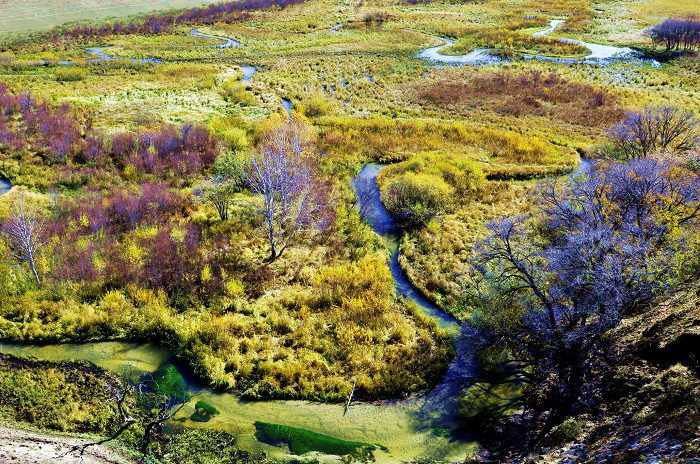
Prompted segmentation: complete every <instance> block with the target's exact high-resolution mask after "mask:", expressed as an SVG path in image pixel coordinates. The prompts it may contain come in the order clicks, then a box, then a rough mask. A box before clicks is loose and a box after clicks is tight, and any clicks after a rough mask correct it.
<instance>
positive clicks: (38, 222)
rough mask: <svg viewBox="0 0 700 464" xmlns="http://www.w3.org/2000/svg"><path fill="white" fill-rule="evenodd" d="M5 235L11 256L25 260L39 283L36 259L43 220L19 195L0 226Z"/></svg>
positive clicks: (39, 246) (38, 253)
mask: <svg viewBox="0 0 700 464" xmlns="http://www.w3.org/2000/svg"><path fill="white" fill-rule="evenodd" d="M2 230H3V232H5V234H6V235H7V238H8V241H9V244H10V250H11V253H12V256H13V257H14V258H15V259H17V260H18V261H21V262H25V263H27V264H28V265H29V268H30V269H31V270H32V273H33V274H34V278H35V279H36V283H37V285H41V279H39V273H38V272H37V270H36V261H37V259H38V258H39V255H40V253H41V249H42V248H43V247H44V244H45V240H44V238H45V237H44V221H43V220H42V219H41V217H40V216H39V214H38V212H37V209H36V208H35V207H33V206H30V205H28V204H27V203H26V202H25V199H24V197H23V196H20V197H19V198H18V199H17V200H16V201H15V202H14V204H13V205H12V212H11V214H10V218H9V219H8V220H7V221H6V222H5V223H4V224H3V226H2Z"/></svg>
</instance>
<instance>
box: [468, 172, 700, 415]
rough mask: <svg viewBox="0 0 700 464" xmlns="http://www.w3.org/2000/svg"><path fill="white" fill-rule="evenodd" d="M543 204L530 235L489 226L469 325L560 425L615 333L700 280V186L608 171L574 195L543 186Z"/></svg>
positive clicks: (681, 178) (671, 177)
mask: <svg viewBox="0 0 700 464" xmlns="http://www.w3.org/2000/svg"><path fill="white" fill-rule="evenodd" d="M542 201H543V211H542V215H541V216H540V217H539V218H537V219H536V220H535V223H534V224H533V227H532V228H530V229H529V230H528V229H526V228H525V226H524V223H523V222H522V221H513V220H506V219H502V220H499V221H496V222H494V223H492V224H491V225H490V226H489V228H490V230H491V231H492V235H491V236H490V237H489V238H487V239H486V240H484V241H483V242H482V243H481V244H480V245H479V247H478V251H479V258H478V259H477V261H476V267H475V276H476V277H475V279H474V280H475V282H478V283H479V287H478V289H479V291H478V292H476V293H474V294H472V298H473V303H474V305H475V308H476V310H475V311H474V313H473V315H472V319H471V322H472V324H473V326H474V327H476V328H477V331H478V332H479V333H480V334H481V335H482V336H483V337H484V338H483V340H484V341H485V345H484V346H485V347H486V346H489V347H490V349H493V347H494V346H499V345H500V346H501V347H503V348H504V349H506V350H507V351H508V353H509V356H510V358H511V360H512V363H513V364H514V365H516V366H520V367H521V368H523V375H526V376H528V377H530V378H531V379H533V380H534V381H535V382H536V384H537V385H538V387H539V388H540V389H541V390H540V393H539V399H538V403H539V404H538V407H539V408H542V409H543V410H551V417H550V420H551V421H552V420H553V421H556V418H557V416H558V415H560V414H564V413H566V412H568V411H570V410H571V409H570V408H572V407H573V405H575V404H576V403H577V401H578V399H579V395H580V394H581V387H582V385H583V383H584V382H585V379H586V378H587V376H588V375H590V374H591V370H590V369H591V366H592V365H593V364H594V360H595V359H596V358H605V357H606V356H607V354H608V348H609V343H610V340H609V339H607V338H606V337H605V334H606V332H607V331H608V330H610V329H611V328H613V327H615V326H616V325H617V324H618V323H619V322H620V320H621V318H622V317H623V316H626V315H629V314H630V313H631V312H632V311H634V310H636V309H639V308H640V307H642V306H643V305H645V304H647V303H649V302H651V301H652V300H653V299H654V298H656V297H658V296H659V295H661V294H663V293H665V292H667V291H670V290H672V289H674V288H675V287H676V286H678V285H679V283H681V282H682V281H683V280H684V279H685V278H687V277H688V276H692V275H694V273H695V272H696V271H697V265H698V261H697V258H696V256H697V250H698V240H697V238H696V236H695V226H696V225H697V219H698V215H699V213H700V178H698V176H697V175H696V174H695V173H692V172H690V171H687V170H685V169H683V168H681V167H679V166H677V165H674V164H670V163H668V162H662V161H657V160H653V159H644V160H633V161H629V162H626V163H610V162H604V161H600V162H598V164H597V165H596V166H595V168H594V169H593V170H592V172H590V173H589V174H588V175H587V176H585V177H584V178H583V179H578V180H576V181H574V183H573V185H572V186H571V187H570V188H565V189H562V188H561V187H560V186H557V185H554V184H552V185H549V186H546V187H544V188H543V193H542ZM582 401H585V399H582ZM559 417H561V416H559Z"/></svg>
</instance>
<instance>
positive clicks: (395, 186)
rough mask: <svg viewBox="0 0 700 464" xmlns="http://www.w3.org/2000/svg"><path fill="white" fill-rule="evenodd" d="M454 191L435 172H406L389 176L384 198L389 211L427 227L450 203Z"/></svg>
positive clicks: (402, 218)
mask: <svg viewBox="0 0 700 464" xmlns="http://www.w3.org/2000/svg"><path fill="white" fill-rule="evenodd" d="M454 193H455V190H454V188H453V187H451V186H450V185H448V184H447V183H446V182H445V181H444V180H443V179H442V178H440V177H438V176H435V175H432V174H414V173H412V172H407V173H404V174H400V175H398V176H396V177H393V178H391V179H389V180H388V181H387V182H386V183H385V184H384V186H383V188H382V192H381V199H382V203H384V206H385V207H386V209H387V210H388V211H389V213H390V214H391V215H392V216H394V217H397V218H398V219H399V220H401V221H403V222H405V223H406V224H407V225H409V226H414V227H416V226H427V225H428V223H429V222H430V220H431V219H433V218H434V217H435V216H438V215H440V214H442V213H444V212H445V211H446V210H447V209H448V208H449V206H450V203H451V201H452V197H453V196H454Z"/></svg>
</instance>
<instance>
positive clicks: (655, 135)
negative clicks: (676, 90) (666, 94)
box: [609, 107, 700, 160]
mask: <svg viewBox="0 0 700 464" xmlns="http://www.w3.org/2000/svg"><path fill="white" fill-rule="evenodd" d="M609 137H610V141H611V142H612V148H613V150H614V153H615V154H616V156H617V157H618V158H621V159H623V160H629V159H640V158H646V157H648V156H649V155H652V154H654V153H664V154H673V153H676V154H683V153H687V152H690V151H692V150H694V149H696V148H697V147H698V144H699V143H700V130H699V129H698V120H697V118H696V117H695V115H694V114H693V113H691V112H688V111H684V110H681V109H679V108H674V107H665V108H650V107H648V108H644V110H643V111H641V112H631V113H628V114H627V117H626V118H625V120H624V121H622V122H621V123H619V124H617V125H615V126H613V127H612V128H611V129H610V131H609Z"/></svg>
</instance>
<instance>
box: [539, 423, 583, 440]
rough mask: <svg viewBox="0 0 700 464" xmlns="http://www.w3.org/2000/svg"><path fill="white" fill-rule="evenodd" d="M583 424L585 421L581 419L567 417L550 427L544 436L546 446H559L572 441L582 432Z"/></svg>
mask: <svg viewBox="0 0 700 464" xmlns="http://www.w3.org/2000/svg"><path fill="white" fill-rule="evenodd" d="M584 425H585V422H584V421H583V420H582V419H579V418H578V417H569V418H568V419H566V420H565V421H564V422H562V423H561V424H559V425H557V426H556V427H554V428H553V429H552V431H551V432H550V433H549V434H548V435H547V437H546V438H545V443H546V444H547V446H561V445H563V444H565V443H569V442H571V441H574V440H576V438H577V437H578V436H579V435H581V432H583V426H584Z"/></svg>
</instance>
